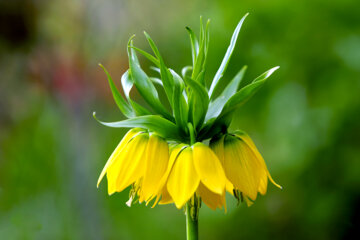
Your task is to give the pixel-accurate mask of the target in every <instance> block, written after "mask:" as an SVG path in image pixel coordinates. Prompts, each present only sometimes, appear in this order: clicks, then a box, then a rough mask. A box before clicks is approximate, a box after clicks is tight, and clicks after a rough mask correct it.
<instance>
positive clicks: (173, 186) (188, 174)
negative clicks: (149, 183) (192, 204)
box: [162, 142, 227, 208]
mask: <svg viewBox="0 0 360 240" xmlns="http://www.w3.org/2000/svg"><path fill="white" fill-rule="evenodd" d="M226 181H227V179H226V176H225V172H224V170H223V167H222V166H221V163H220V161H219V159H218V158H217V156H216V155H215V153H214V152H213V151H212V150H211V149H210V148H209V147H208V146H206V145H205V144H203V143H200V142H198V143H195V144H194V145H192V146H189V145H184V144H179V145H178V146H176V147H175V148H174V150H173V151H172V153H171V156H170V160H169V165H168V168H167V171H166V173H165V175H164V177H163V183H162V185H163V187H164V188H165V189H166V190H167V192H168V193H169V195H170V196H171V198H172V200H173V201H174V203H175V205H176V207H177V208H181V207H183V205H184V204H185V203H186V202H187V201H189V200H190V199H191V198H192V197H193V196H194V194H195V193H197V194H198V195H199V196H200V197H201V198H203V200H204V202H205V204H207V205H209V207H211V208H216V207H219V204H218V202H217V199H218V198H221V197H222V196H224V194H225V184H226Z"/></svg>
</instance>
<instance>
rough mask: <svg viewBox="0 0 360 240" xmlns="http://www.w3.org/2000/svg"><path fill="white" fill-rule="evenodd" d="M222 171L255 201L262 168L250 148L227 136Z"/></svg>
mask: <svg viewBox="0 0 360 240" xmlns="http://www.w3.org/2000/svg"><path fill="white" fill-rule="evenodd" d="M224 150H225V151H224V153H225V155H224V156H225V158H224V161H225V162H224V169H225V172H226V176H227V177H228V179H229V180H230V181H231V182H232V183H233V184H234V187H235V188H237V189H239V190H240V191H241V192H243V193H244V194H245V195H247V196H249V197H250V198H251V199H253V200H255V199H256V196H257V191H258V188H259V182H260V178H261V175H262V174H263V173H264V168H263V166H262V165H261V164H259V162H258V161H257V159H256V157H255V155H254V154H253V152H252V151H251V150H250V148H249V147H248V146H247V145H246V144H245V143H244V142H243V141H242V140H240V139H238V138H236V137H233V136H230V135H228V136H227V137H226V138H225V142H224Z"/></svg>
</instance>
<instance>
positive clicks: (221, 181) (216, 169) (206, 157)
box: [193, 143, 227, 195]
mask: <svg viewBox="0 0 360 240" xmlns="http://www.w3.org/2000/svg"><path fill="white" fill-rule="evenodd" d="M193 157H194V166H195V169H196V172H197V174H198V175H199V177H200V180H201V182H202V183H203V184H204V185H205V186H206V187H207V188H208V189H209V190H211V191H213V192H214V193H217V194H219V195H222V194H223V193H224V190H225V186H226V181H227V178H226V176H225V172H224V169H223V167H222V165H221V163H220V161H219V159H218V157H217V156H216V155H215V153H214V152H213V151H212V150H211V149H210V148H209V147H208V146H206V145H205V144H203V143H195V144H194V146H193Z"/></svg>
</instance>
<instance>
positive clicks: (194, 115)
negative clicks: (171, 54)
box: [94, 14, 279, 142]
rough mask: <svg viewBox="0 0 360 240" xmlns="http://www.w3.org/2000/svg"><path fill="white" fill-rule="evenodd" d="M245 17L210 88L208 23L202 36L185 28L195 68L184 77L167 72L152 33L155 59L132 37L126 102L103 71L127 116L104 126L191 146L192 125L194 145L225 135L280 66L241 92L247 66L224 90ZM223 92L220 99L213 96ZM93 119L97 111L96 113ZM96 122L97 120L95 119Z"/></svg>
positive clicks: (124, 83)
mask: <svg viewBox="0 0 360 240" xmlns="http://www.w3.org/2000/svg"><path fill="white" fill-rule="evenodd" d="M246 17H247V14H246V15H245V16H244V17H243V18H242V19H241V20H240V22H239V24H238V25H237V27H236V29H235V31H234V33H233V35H232V37H231V41H230V45H229V47H228V49H227V51H226V53H225V56H224V58H223V60H222V62H221V64H220V67H219V69H218V71H217V72H216V74H215V76H214V78H213V80H212V83H211V85H210V86H209V89H208V88H207V86H206V84H205V83H206V81H205V78H206V76H205V72H206V62H207V56H208V49H209V21H208V22H207V24H206V26H205V28H204V26H203V23H202V19H201V18H200V36H199V39H198V38H197V37H196V35H195V34H194V32H193V31H192V30H191V29H190V28H189V27H186V30H187V31H188V33H189V36H190V43H191V53H192V54H191V55H192V66H186V67H184V68H183V70H182V72H181V75H182V76H180V75H179V74H177V73H176V72H175V71H174V70H172V69H170V68H168V67H167V66H166V65H165V63H164V60H163V58H162V56H161V55H160V52H159V50H158V48H157V46H156V45H155V43H154V41H153V40H152V39H151V37H150V36H149V34H147V33H146V32H144V34H145V37H146V39H147V41H148V42H149V45H150V47H151V49H152V51H153V53H154V55H152V54H150V53H148V52H146V51H144V50H141V49H139V48H137V47H134V46H133V37H131V38H130V40H129V42H128V47H127V50H128V51H127V52H128V57H129V69H128V70H127V71H126V72H125V73H124V74H123V76H122V78H121V84H122V88H123V91H124V95H125V98H124V97H123V96H122V95H121V94H120V93H119V91H118V89H117V88H116V86H115V83H114V82H113V80H112V79H111V76H110V74H109V73H108V72H107V70H106V69H105V68H104V67H103V66H102V65H100V66H101V67H102V68H103V70H104V71H105V73H106V75H107V78H108V81H109V85H110V88H111V92H112V94H113V97H114V100H115V102H116V104H117V106H118V107H119V109H120V111H121V112H122V113H123V114H124V115H125V116H126V117H127V118H128V119H127V120H123V121H118V122H111V123H110V122H102V121H99V120H98V121H99V122H100V123H102V124H104V125H106V126H109V127H115V128H122V127H123V128H133V127H140V128H144V129H147V130H148V131H150V132H156V133H157V134H159V135H161V136H162V137H164V138H166V139H168V140H171V141H177V142H189V140H190V133H189V128H188V126H189V123H190V124H191V126H193V128H194V132H195V138H196V141H199V142H201V141H203V140H206V139H209V138H211V137H213V136H216V135H218V134H219V133H221V132H226V130H227V128H228V127H229V125H230V123H231V120H232V118H233V114H234V112H235V110H236V109H238V108H239V107H240V106H242V105H243V104H244V103H245V102H246V101H247V100H248V99H249V98H250V97H252V96H253V95H254V94H255V92H257V91H258V90H259V89H260V87H261V86H262V85H263V84H264V83H265V81H266V79H267V78H268V77H270V75H271V74H272V73H273V72H274V71H275V70H277V69H278V68H279V67H274V68H272V69H270V70H268V71H266V72H265V73H263V74H261V75H260V76H259V77H257V78H256V79H255V80H253V81H252V82H251V83H250V84H248V85H247V86H245V87H242V88H240V89H239V85H240V82H241V80H242V78H243V76H244V74H245V71H246V68H247V66H244V67H242V68H241V70H240V71H239V72H238V73H237V74H236V75H235V77H234V78H233V79H232V80H231V81H229V83H228V85H227V86H224V82H223V81H222V77H223V75H224V73H225V71H226V68H227V66H228V63H229V61H230V58H231V55H232V53H233V51H234V48H235V45H236V41H237V38H238V35H239V32H240V29H241V26H242V24H243V22H244V20H245V18H246ZM136 52H138V53H140V54H141V55H143V56H144V57H146V58H147V59H148V60H150V61H151V62H152V63H153V64H154V65H155V66H154V67H152V68H153V70H155V72H158V74H159V75H160V78H159V77H149V76H148V75H147V74H146V73H145V72H144V71H143V70H142V68H141V66H140V63H139V60H138V58H137V55H136ZM155 84H157V85H159V86H160V87H162V88H163V89H164V91H165V93H166V96H167V99H168V101H169V103H170V107H171V111H169V110H168V109H166V108H165V107H164V105H163V104H162V103H161V101H160V98H159V95H158V92H157V89H156V88H155V86H154V85H155ZM134 86H135V87H136V89H137V90H138V92H139V93H140V95H141V96H142V97H143V98H144V100H145V101H146V103H147V104H148V105H149V106H150V108H151V109H146V108H144V107H143V106H141V105H140V104H138V103H136V102H135V101H134V100H132V99H131V97H130V91H131V89H132V88H133V87H134ZM221 88H224V89H223V91H222V92H221V93H220V94H219V95H218V96H216V94H215V93H217V92H220V90H221ZM94 117H95V113H94ZM95 119H97V118H96V117H95Z"/></svg>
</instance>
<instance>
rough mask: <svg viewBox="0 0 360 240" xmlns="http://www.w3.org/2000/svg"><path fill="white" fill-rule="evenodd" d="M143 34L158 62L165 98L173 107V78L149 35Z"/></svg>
mask: <svg viewBox="0 0 360 240" xmlns="http://www.w3.org/2000/svg"><path fill="white" fill-rule="evenodd" d="M144 34H145V37H146V39H147V40H148V42H149V45H150V47H151V49H152V50H153V52H154V54H155V56H156V57H157V58H158V60H159V64H160V66H159V68H160V75H161V80H162V82H163V86H164V90H165V93H166V96H167V97H168V100H169V102H170V105H171V106H173V102H172V100H173V98H172V94H173V93H172V91H173V89H172V86H173V78H172V75H171V73H170V72H169V70H168V68H167V67H166V66H165V63H164V60H163V58H162V57H161V55H160V52H159V50H158V48H157V47H156V45H155V43H154V41H153V40H152V38H151V37H150V35H149V34H147V33H146V32H144Z"/></svg>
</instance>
